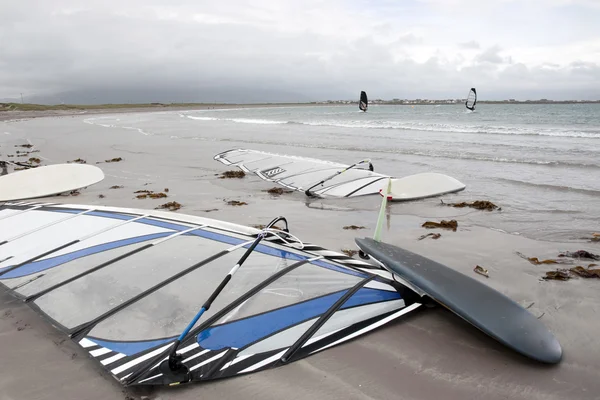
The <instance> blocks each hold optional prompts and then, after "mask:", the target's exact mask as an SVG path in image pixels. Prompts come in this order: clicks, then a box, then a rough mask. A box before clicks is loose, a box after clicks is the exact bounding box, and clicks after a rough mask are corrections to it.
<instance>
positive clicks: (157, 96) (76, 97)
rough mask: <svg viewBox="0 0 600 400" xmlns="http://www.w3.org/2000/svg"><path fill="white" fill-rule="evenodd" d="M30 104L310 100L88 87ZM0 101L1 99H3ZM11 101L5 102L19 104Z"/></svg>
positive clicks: (276, 94) (30, 99)
mask: <svg viewBox="0 0 600 400" xmlns="http://www.w3.org/2000/svg"><path fill="white" fill-rule="evenodd" d="M25 100H26V102H27V103H36V104H63V103H64V104H90V105H92V104H127V103H131V104H136V103H138V104H139V103H221V104H226V103H230V104H242V103H246V104H252V103H296V102H309V101H311V100H313V99H310V98H308V97H306V96H304V95H302V94H299V93H291V92H286V91H279V90H273V89H261V90H256V89H251V88H239V87H230V88H223V87H218V88H217V87H212V88H202V89H190V88H185V89H177V88H163V89H161V88H88V89H79V90H72V91H65V92H61V93H56V94H51V95H37V96H36V95H33V96H27V98H26V99H25ZM0 101H1V100H0ZM20 101H21V99H11V101H3V102H6V103H8V102H20Z"/></svg>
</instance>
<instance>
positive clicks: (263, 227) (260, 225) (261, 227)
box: [250, 224, 283, 231]
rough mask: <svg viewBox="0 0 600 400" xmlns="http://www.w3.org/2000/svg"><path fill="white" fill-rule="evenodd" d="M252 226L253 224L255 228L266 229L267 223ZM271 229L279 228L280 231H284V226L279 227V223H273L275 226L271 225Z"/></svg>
mask: <svg viewBox="0 0 600 400" xmlns="http://www.w3.org/2000/svg"><path fill="white" fill-rule="evenodd" d="M250 226H252V227H253V228H256V229H260V230H263V229H265V228H266V227H267V226H266V225H262V224H258V225H250ZM271 229H278V230H280V231H282V230H283V229H282V228H280V227H278V226H277V225H273V226H272V227H271Z"/></svg>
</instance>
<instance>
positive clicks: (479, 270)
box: [473, 265, 490, 278]
mask: <svg viewBox="0 0 600 400" xmlns="http://www.w3.org/2000/svg"><path fill="white" fill-rule="evenodd" d="M473 271H475V272H476V273H478V274H479V275H483V276H485V277H486V278H489V277H490V276H489V275H488V270H487V269H485V268H483V267H481V266H479V265H476V266H475V268H473Z"/></svg>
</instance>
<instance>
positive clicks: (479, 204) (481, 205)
mask: <svg viewBox="0 0 600 400" xmlns="http://www.w3.org/2000/svg"><path fill="white" fill-rule="evenodd" d="M442 204H446V203H444V201H443V200H442ZM448 206H449V207H456V208H464V207H470V208H475V209H477V210H487V211H494V210H495V209H498V211H500V210H502V209H501V208H499V207H498V206H497V205H495V204H494V203H492V202H491V201H487V200H476V201H474V202H472V203H467V202H465V201H463V202H462V203H450V204H448Z"/></svg>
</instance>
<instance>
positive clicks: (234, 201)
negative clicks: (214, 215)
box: [223, 200, 248, 206]
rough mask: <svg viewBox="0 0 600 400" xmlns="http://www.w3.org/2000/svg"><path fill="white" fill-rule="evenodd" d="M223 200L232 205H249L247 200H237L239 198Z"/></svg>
mask: <svg viewBox="0 0 600 400" xmlns="http://www.w3.org/2000/svg"><path fill="white" fill-rule="evenodd" d="M223 201H225V202H226V203H227V204H228V205H230V206H247V205H248V203H246V202H245V201H237V200H229V201H226V200H223Z"/></svg>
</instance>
